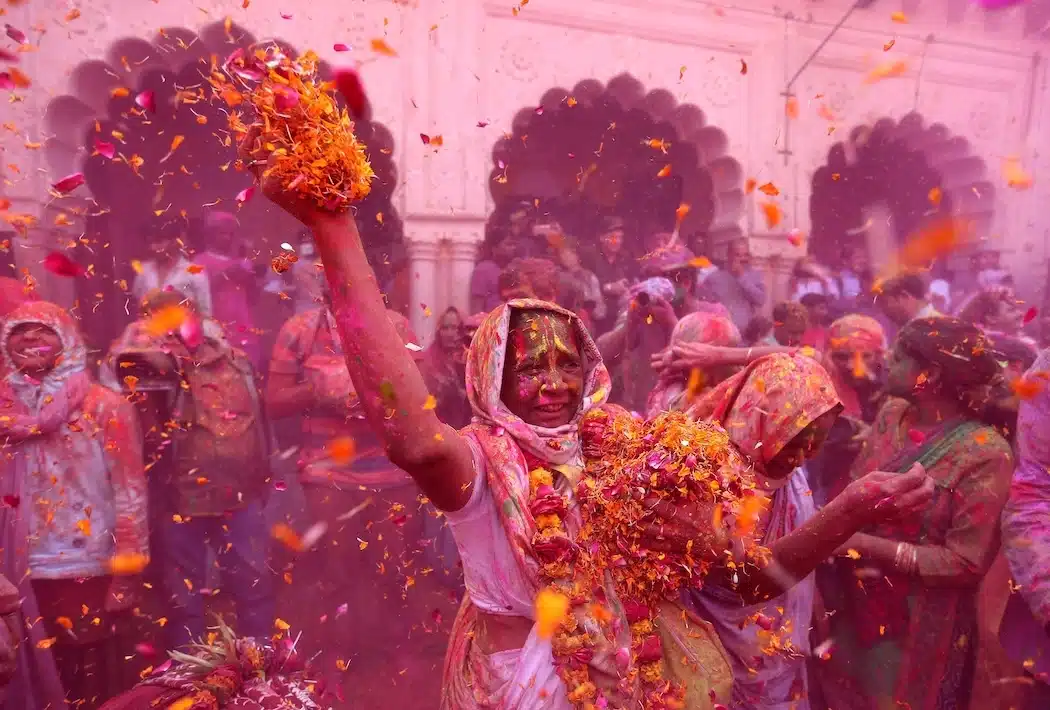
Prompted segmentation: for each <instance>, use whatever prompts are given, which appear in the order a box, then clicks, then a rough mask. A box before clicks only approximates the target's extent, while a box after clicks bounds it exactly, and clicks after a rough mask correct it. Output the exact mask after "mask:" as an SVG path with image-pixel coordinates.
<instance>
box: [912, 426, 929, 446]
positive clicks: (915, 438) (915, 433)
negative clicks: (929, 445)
mask: <svg viewBox="0 0 1050 710" xmlns="http://www.w3.org/2000/svg"><path fill="white" fill-rule="evenodd" d="M908 438H909V439H911V441H912V443H913V444H921V443H922V442H924V441H926V435H925V434H923V433H922V432H921V431H919V430H918V429H909V430H908Z"/></svg>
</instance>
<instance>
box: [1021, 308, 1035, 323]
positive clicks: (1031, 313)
mask: <svg viewBox="0 0 1050 710" xmlns="http://www.w3.org/2000/svg"><path fill="white" fill-rule="evenodd" d="M1037 315H1039V310H1038V309H1037V308H1035V307H1034V306H1033V307H1032V308H1029V309H1028V310H1027V311H1025V314H1024V318H1023V319H1022V321H1021V322H1022V323H1024V324H1025V325H1028V324H1029V323H1031V322H1032V321H1034V320H1035V317H1036V316H1037Z"/></svg>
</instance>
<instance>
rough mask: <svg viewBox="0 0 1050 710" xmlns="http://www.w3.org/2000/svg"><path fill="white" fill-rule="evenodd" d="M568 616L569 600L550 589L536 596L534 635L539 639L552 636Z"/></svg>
mask: <svg viewBox="0 0 1050 710" xmlns="http://www.w3.org/2000/svg"><path fill="white" fill-rule="evenodd" d="M568 615H569V598H568V597H567V596H565V595H564V594H559V593H558V592H555V591H554V590H551V589H544V590H542V591H541V592H540V593H539V594H537V595H536V635H537V636H539V637H540V638H541V639H549V638H551V637H553V636H554V632H555V631H557V630H558V627H559V626H561V624H562V622H564V621H565V619H566V618H567V617H568Z"/></svg>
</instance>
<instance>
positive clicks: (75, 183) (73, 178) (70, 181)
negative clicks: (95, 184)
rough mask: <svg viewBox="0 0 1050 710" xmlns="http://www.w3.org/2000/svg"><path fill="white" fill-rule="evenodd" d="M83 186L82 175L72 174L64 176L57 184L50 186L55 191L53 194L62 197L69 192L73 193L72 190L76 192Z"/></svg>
mask: <svg viewBox="0 0 1050 710" xmlns="http://www.w3.org/2000/svg"><path fill="white" fill-rule="evenodd" d="M83 184H84V173H73V174H72V175H66V176H65V177H64V178H62V179H61V180H59V181H58V182H56V183H54V184H53V185H51V187H53V188H54V189H55V192H58V193H60V194H62V195H66V194H68V193H70V192H73V190H76V189H77V188H78V187H80V186H81V185H83Z"/></svg>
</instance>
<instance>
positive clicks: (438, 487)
mask: <svg viewBox="0 0 1050 710" xmlns="http://www.w3.org/2000/svg"><path fill="white" fill-rule="evenodd" d="M312 221H313V224H312V225H311V226H312V228H313V232H314V238H315V239H316V241H317V246H318V250H319V252H320V255H321V261H322V262H323V263H324V268H325V275H326V276H327V278H328V284H329V286H330V288H331V293H332V311H333V313H334V315H335V320H336V324H337V326H338V330H339V337H340V340H341V342H342V345H343V351H344V353H345V354H346V366H347V369H348V370H349V371H350V379H351V380H352V381H353V383H354V388H355V390H356V391H357V393H358V395H359V396H360V399H361V403H362V405H363V407H364V410H365V415H366V417H367V418H368V421H369V424H370V425H371V426H372V429H373V430H374V431H375V432H376V433H377V434H378V435H379V436H380V438H381V439H382V440H383V443H384V444H385V446H386V451H387V455H388V456H389V457H390V460H391V461H393V462H394V463H395V464H396V465H398V466H399V467H400V468H402V469H404V470H405V471H406V472H407V473H408V474H409V475H410V476H412V478H414V479H415V481H416V483H418V484H419V486H420V488H422V489H423V492H424V493H425V494H426V496H427V497H428V498H430V499H431V500H432V501H433V502H434V505H436V506H437V507H438V508H439V509H441V510H445V511H455V510H459V509H460V508H462V507H463V506H464V505H466V503H467V501H468V500H469V499H470V494H471V491H470V484H471V483H472V482H473V476H474V472H473V462H472V458H471V454H470V448H469V446H468V445H467V443H466V441H464V440H463V439H461V438H460V437H459V435H458V434H457V433H456V431H455V430H454V429H452V428H451V427H449V426H448V425H446V424H443V423H441V421H440V420H438V418H437V415H436V414H435V412H434V410H432V409H427V408H426V406H425V405H426V402H427V395H428V393H427V387H426V384H425V383H424V381H423V377H422V375H421V374H420V372H419V370H418V368H417V367H416V364H415V362H414V361H413V360H412V358H411V357H410V355H409V353H408V351H407V350H406V349H405V347H404V344H403V343H402V342H401V337H400V336H399V335H398V333H397V330H396V329H395V328H394V325H393V324H392V323H391V322H390V318H389V316H388V315H387V309H386V305H385V304H384V302H383V296H382V294H381V293H380V291H379V286H378V285H377V283H376V278H375V274H374V273H373V272H372V269H371V267H370V266H369V265H368V260H367V258H366V256H365V251H364V248H363V247H362V244H361V237H360V235H359V234H358V231H357V225H356V224H355V223H354V221H353V219H352V218H351V217H349V216H341V215H327V214H323V215H316V218H315V219H313V220H312Z"/></svg>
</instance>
